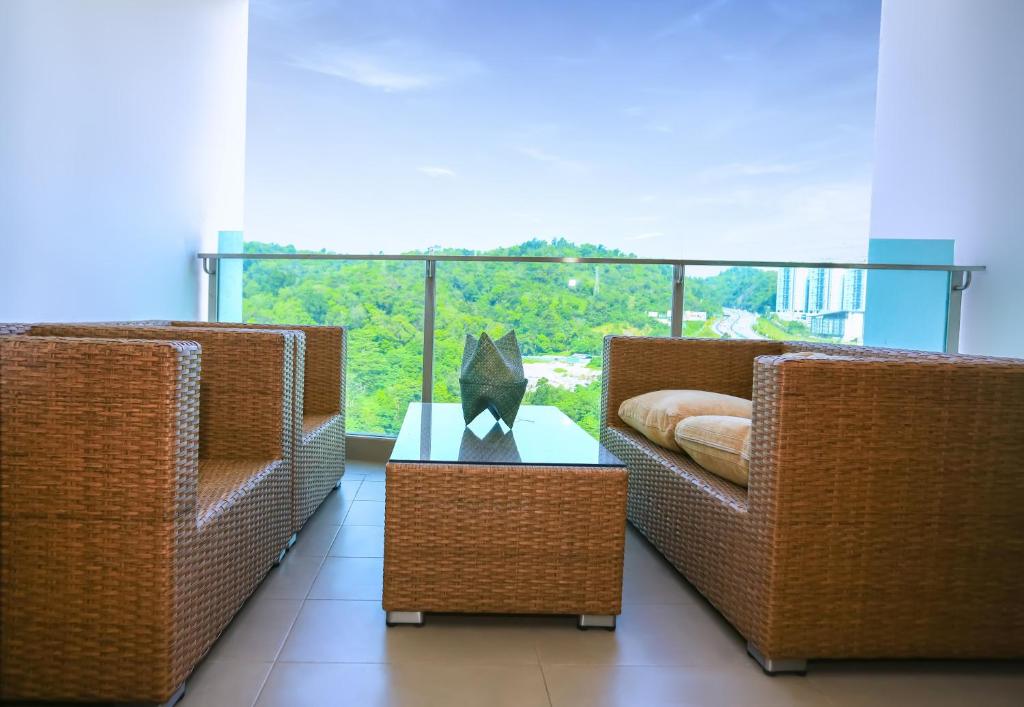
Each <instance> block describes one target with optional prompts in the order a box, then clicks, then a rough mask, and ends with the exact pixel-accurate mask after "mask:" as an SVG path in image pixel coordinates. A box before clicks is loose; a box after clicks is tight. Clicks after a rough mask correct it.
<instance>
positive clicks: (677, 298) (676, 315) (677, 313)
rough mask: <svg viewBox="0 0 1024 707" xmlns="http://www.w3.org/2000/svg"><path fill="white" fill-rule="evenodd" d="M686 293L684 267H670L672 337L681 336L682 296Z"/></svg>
mask: <svg viewBox="0 0 1024 707" xmlns="http://www.w3.org/2000/svg"><path fill="white" fill-rule="evenodd" d="M685 293H686V266H685V265H682V264H680V265H673V266H672V332H671V333H672V336H675V337H679V336H682V335H683V295H684V294H685Z"/></svg>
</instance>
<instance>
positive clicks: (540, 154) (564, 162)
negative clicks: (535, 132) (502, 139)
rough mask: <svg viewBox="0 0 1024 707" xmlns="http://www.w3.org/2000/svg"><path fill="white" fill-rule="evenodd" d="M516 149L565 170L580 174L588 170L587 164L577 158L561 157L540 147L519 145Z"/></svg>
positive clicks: (533, 158) (534, 158)
mask: <svg viewBox="0 0 1024 707" xmlns="http://www.w3.org/2000/svg"><path fill="white" fill-rule="evenodd" d="M516 149H517V151H518V152H519V153H520V154H522V155H526V156H527V157H529V158H530V159H532V160H535V161H537V162H544V163H546V164H550V165H552V166H553V167H557V168H558V169H561V170H563V171H565V172H574V173H577V174H579V173H583V172H586V171H588V167H587V165H586V164H584V163H583V162H578V161H576V160H570V159H566V158H564V157H560V156H558V155H554V154H551V153H550V152H547V151H546V150H542V149H541V148H539V147H519V148H516Z"/></svg>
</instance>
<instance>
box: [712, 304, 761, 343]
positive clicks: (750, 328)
mask: <svg viewBox="0 0 1024 707" xmlns="http://www.w3.org/2000/svg"><path fill="white" fill-rule="evenodd" d="M756 323H757V315H756V314H754V313H753V312H748V311H747V310H745V309H730V308H728V307H723V308H722V318H721V319H719V320H718V321H716V322H715V323H714V325H713V328H714V330H715V331H716V332H717V333H718V334H719V335H720V336H727V337H729V338H732V339H764V338H765V337H763V336H761V335H760V334H758V333H757V332H756V331H755V330H754V324H756Z"/></svg>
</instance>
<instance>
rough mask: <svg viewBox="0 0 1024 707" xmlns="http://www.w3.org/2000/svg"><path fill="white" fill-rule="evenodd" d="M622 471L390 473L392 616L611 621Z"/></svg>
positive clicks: (387, 531) (414, 467)
mask: <svg viewBox="0 0 1024 707" xmlns="http://www.w3.org/2000/svg"><path fill="white" fill-rule="evenodd" d="M625 505H626V470H625V469H623V468H621V467H617V468H613V467H530V466H476V465H468V464H422V465H418V464H396V463H390V464H388V466H387V501H386V505H385V523H384V602H383V603H384V608H385V609H386V610H388V611H438V612H468V613H532V614H583V613H588V614H618V613H619V611H620V609H621V599H622V557H623V543H624V541H625V533H624V531H625Z"/></svg>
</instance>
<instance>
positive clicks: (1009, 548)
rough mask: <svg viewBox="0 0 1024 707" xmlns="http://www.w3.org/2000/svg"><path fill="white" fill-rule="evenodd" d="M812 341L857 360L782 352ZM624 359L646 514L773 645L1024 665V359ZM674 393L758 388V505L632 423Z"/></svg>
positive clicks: (618, 350)
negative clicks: (659, 396)
mask: <svg viewBox="0 0 1024 707" xmlns="http://www.w3.org/2000/svg"><path fill="white" fill-rule="evenodd" d="M773 347H774V348H776V349H777V350H776V351H772V350H771V348H773ZM766 349H768V350H766ZM807 350H815V351H822V352H825V353H831V354H834V355H837V356H839V357H840V358H837V359H834V360H820V359H799V360H796V359H786V358H780V357H778V356H775V355H771V354H773V353H777V352H785V351H807ZM762 354H767V355H762ZM604 356H605V358H604V361H605V371H606V375H605V383H604V390H603V395H602V398H603V405H602V412H603V419H602V441H603V442H604V443H605V445H606V446H607V447H608V448H609V449H610V450H611V451H612V452H614V453H615V454H616V455H618V456H619V457H620V458H621V459H623V460H624V461H625V462H626V463H627V465H628V466H629V469H630V491H629V494H630V498H629V517H630V520H631V521H632V522H633V523H634V525H636V526H637V527H638V528H639V529H640V530H641V532H643V533H644V534H645V535H646V536H647V537H648V538H649V539H650V540H651V541H652V542H653V543H654V544H655V545H656V546H657V547H658V548H659V550H661V552H662V553H663V554H664V555H665V557H666V558H667V559H668V560H669V561H670V562H671V563H672V564H673V565H675V566H676V567H677V568H678V569H679V570H680V571H681V572H682V573H683V574H684V575H685V576H686V577H687V578H688V579H689V580H690V581H691V582H692V583H693V584H694V585H695V586H696V587H697V588H698V589H699V590H700V591H701V592H702V593H703V594H704V595H705V596H706V597H707V598H708V599H709V600H710V601H711V602H712V603H713V604H714V605H715V606H716V607H718V608H719V610H721V612H722V613H723V614H724V615H725V617H726V618H727V619H728V620H729V621H730V622H731V623H732V624H733V625H734V626H736V628H737V629H738V630H739V631H740V633H742V634H743V635H744V636H745V637H746V638H747V639H749V640H751V641H752V642H753V643H754V645H755V646H757V647H758V649H759V650H761V652H762V653H763V654H765V655H767V656H768V657H773V658H787V657H799V658H824V657H830V658H843V657H864V658H874V657H1020V656H1022V655H1024V607H1022V603H1021V602H1020V601H1019V597H1020V596H1021V595H1022V593H1024V475H1022V474H1021V473H1020V460H1021V459H1022V458H1024V433H1022V432H1021V431H1022V430H1024V361H1015V360H1011V359H994V358H983V357H970V356H957V355H947V354H933V353H923V352H901V351H893V350H878V349H865V348H858V347H846V346H829V345H814V344H802V343H789V344H783V345H781V351H779V344H774V343H770V342H742V341H718V342H715V341H698V340H687V339H675V340H670V339H660V340H652V339H643V338H625V337H609V338H608V339H606V340H605V352H604ZM698 369H699V370H698ZM740 370H742V371H744V372H743V373H742V374H738V373H737V371H740ZM748 370H749V372H747V371H748ZM645 380H646V381H647V382H645ZM748 385H749V386H750V387H749V388H747V386H748ZM661 388H701V389H705V390H713V391H717V392H727V393H732V394H735V395H749V396H752V398H753V401H754V412H753V431H752V442H751V469H750V485H749V489H748V491H747V494H746V496H747V498H746V503H745V506H744V504H742V503H741V501H742V489H738V488H737V489H736V491H735V492H734V493H733V494H729V493H723V489H721V488H719V487H718V486H720V485H722V484H725V485H728V486H731V484H728V482H722V481H719V482H718V484H717V485H716V484H715V483H709V479H708V477H707V475H703V476H702V475H700V474H698V473H694V469H693V466H694V465H693V464H692V462H688V460H687V462H688V463H681V462H680V461H679V455H673V454H672V453H670V452H666V451H665V450H660V449H659V448H657V447H655V446H654V445H651V444H650V443H648V442H647V441H646V440H644V439H643V438H642V437H640V436H639V435H637V434H635V433H633V432H632V431H630V430H628V429H626V428H624V425H623V424H622V423H621V421H619V419H618V417H617V415H614V412H615V411H617V407H618V402H620V401H621V400H622V399H624V398H626V397H629V396H631V395H636V394H638V393H640V392H646V391H647V390H656V389H661ZM744 389H746V392H744Z"/></svg>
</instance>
